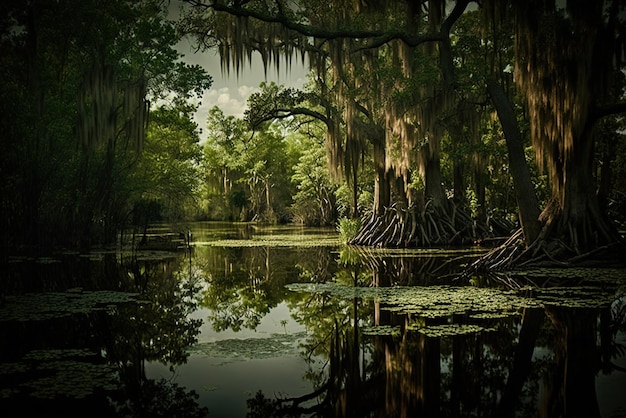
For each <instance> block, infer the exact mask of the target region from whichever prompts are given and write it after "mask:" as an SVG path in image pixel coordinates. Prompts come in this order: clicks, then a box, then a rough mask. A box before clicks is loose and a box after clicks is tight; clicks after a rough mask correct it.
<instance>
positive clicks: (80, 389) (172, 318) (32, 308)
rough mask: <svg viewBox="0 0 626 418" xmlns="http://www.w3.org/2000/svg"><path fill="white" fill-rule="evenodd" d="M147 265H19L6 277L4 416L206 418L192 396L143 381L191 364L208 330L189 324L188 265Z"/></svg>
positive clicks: (136, 257)
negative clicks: (191, 350)
mask: <svg viewBox="0 0 626 418" xmlns="http://www.w3.org/2000/svg"><path fill="white" fill-rule="evenodd" d="M146 255H148V254H133V255H131V256H128V257H119V255H116V254H115V253H114V252H113V253H103V254H100V255H98V254H93V255H92V256H91V257H89V258H86V257H77V256H75V255H67V256H62V257H59V258H57V259H49V260H47V261H46V262H45V263H42V262H38V261H37V260H35V261H34V262H33V261H30V260H21V259H18V260H17V262H14V263H12V264H11V265H9V266H6V267H5V268H3V273H4V274H5V276H4V277H3V280H2V282H3V283H2V284H3V286H4V289H5V290H7V289H10V292H9V296H8V297H7V305H6V306H5V307H4V309H2V310H0V336H1V338H0V402H1V404H2V408H3V412H2V413H3V414H5V413H7V414H8V413H9V411H13V412H11V413H13V414H15V416H28V415H29V414H35V413H37V414H38V413H41V412H42V411H45V412H46V413H47V414H50V415H55V414H60V415H62V416H136V417H141V416H170V417H196V416H197V417H199V416H205V415H206V413H207V410H206V408H203V407H201V406H200V405H199V404H198V402H197V394H196V393H195V392H193V391H189V390H187V389H185V388H182V387H179V386H178V385H176V384H175V383H172V382H169V381H165V380H150V379H147V377H146V374H145V364H146V362H148V361H156V362H162V363H166V364H173V365H176V364H182V363H184V362H186V360H187V357H188V353H187V349H188V347H189V346H190V345H191V344H193V343H194V342H195V341H196V337H197V335H198V333H199V326H200V323H201V322H202V321H200V320H194V319H191V318H189V314H190V312H193V311H194V310H195V309H196V306H197V301H196V300H195V295H196V294H197V292H198V288H197V286H198V285H197V281H195V280H194V276H193V275H192V274H190V271H189V270H187V269H185V268H181V264H180V263H181V262H182V261H183V259H182V258H181V257H179V256H178V255H176V256H169V257H163V255H162V254H160V255H158V259H155V258H154V257H152V258H145V256H146ZM142 257H143V258H142ZM187 260H188V258H187ZM68 414H69V415H68ZM3 416H5V415H3ZM6 416H12V415H6Z"/></svg>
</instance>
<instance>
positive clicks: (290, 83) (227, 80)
mask: <svg viewBox="0 0 626 418" xmlns="http://www.w3.org/2000/svg"><path fill="white" fill-rule="evenodd" d="M177 50H178V51H179V52H180V53H181V54H183V55H184V57H183V58H182V59H183V60H184V61H185V62H187V63H188V64H197V65H200V66H202V67H203V68H204V69H205V70H206V71H207V72H208V73H209V74H210V75H211V77H212V78H213V84H212V86H211V89H210V90H208V91H206V92H205V93H204V95H203V97H202V99H201V102H200V106H199V108H198V111H197V112H196V115H195V121H196V123H197V124H198V126H199V127H200V128H201V129H202V130H203V131H205V128H206V118H207V115H208V111H209V109H211V108H212V107H214V106H219V107H220V108H221V109H222V111H223V112H224V114H225V115H227V116H230V115H232V116H236V117H242V116H243V112H244V111H245V109H246V100H247V99H248V97H250V95H251V94H252V93H254V92H255V91H258V90H259V85H260V84H261V83H262V82H263V81H266V82H271V81H274V82H275V83H277V84H283V85H285V87H294V88H302V86H303V85H304V84H305V82H306V74H307V67H306V65H307V64H306V62H305V63H304V65H303V64H302V62H301V61H300V60H299V59H294V60H293V61H292V64H291V69H290V70H288V69H286V68H283V67H285V64H284V62H282V61H281V70H280V72H279V73H278V72H276V69H275V68H274V67H273V65H270V66H269V67H268V69H267V78H266V77H265V71H264V69H263V62H262V60H261V57H260V55H259V54H255V55H253V59H252V63H251V65H246V66H244V67H243V69H242V70H241V71H240V74H239V75H237V74H236V72H235V71H234V70H233V71H231V72H230V74H226V73H224V74H223V73H222V69H221V65H220V56H219V54H218V53H217V51H211V50H209V51H205V52H194V51H195V50H194V47H193V41H190V40H184V41H182V42H180V43H179V44H178V46H177ZM202 136H203V135H201V137H202Z"/></svg>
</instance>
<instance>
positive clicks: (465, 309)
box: [0, 223, 626, 417]
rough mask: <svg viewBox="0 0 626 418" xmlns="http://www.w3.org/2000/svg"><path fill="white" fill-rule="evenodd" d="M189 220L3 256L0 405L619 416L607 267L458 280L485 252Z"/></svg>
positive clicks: (614, 304) (78, 409)
mask: <svg viewBox="0 0 626 418" xmlns="http://www.w3.org/2000/svg"><path fill="white" fill-rule="evenodd" d="M167 231H168V229H167V228H166V227H163V228H155V229H154V230H153V233H154V234H155V236H154V237H153V238H154V239H153V242H154V243H159V242H161V243H162V241H163V240H165V241H166V244H167V245H165V246H170V244H171V241H170V236H169V235H167V234H166V232H167ZM191 232H192V237H193V239H192V245H191V248H190V249H180V250H179V251H163V250H160V249H158V247H163V245H161V246H159V245H155V246H154V247H153V249H151V248H150V246H148V247H147V248H145V249H144V250H142V251H135V252H125V251H120V250H119V249H111V250H109V251H97V252H93V253H91V254H72V253H59V254H56V255H54V256H49V257H38V258H30V257H18V256H5V259H4V263H3V266H2V276H0V411H1V412H0V415H1V416H3V417H5V416H6V417H8V416H26V415H28V414H30V413H33V414H41V413H45V414H46V415H50V414H52V413H59V414H62V415H63V416H111V417H157V416H158V417H161V416H162V417H199V416H209V417H245V416H250V417H271V416H289V417H309V416H317V417H413V416H427V417H428V416H431V417H494V416H495V417H501V416H520V417H526V416H528V417H535V416H547V417H558V416H584V417H591V416H601V417H626V357H625V354H626V338H625V337H624V335H625V328H626V325H625V324H626V303H625V297H624V289H625V284H626V272H624V271H620V270H609V269H588V270H580V269H577V270H567V271H566V270H561V271H558V272H555V271H542V270H534V271H525V272H521V273H517V274H515V275H506V276H500V277H497V278H490V279H485V278H477V277H474V278H469V279H467V280H459V279H458V272H459V271H461V269H462V268H463V266H464V265H465V264H466V263H468V262H470V261H471V260H473V259H475V258H476V257H477V256H478V255H479V254H480V253H481V252H482V251H484V250H482V249H476V248H462V249H458V248H457V249H453V250H452V249H447V250H414V251H400V250H375V249H366V248H350V247H344V246H341V245H339V240H338V239H339V238H338V236H337V234H336V233H335V232H334V231H333V230H332V229H312V228H301V227H285V226H283V227H260V226H255V225H250V224H221V223H198V224H193V225H192V226H191ZM159 240H161V241H159Z"/></svg>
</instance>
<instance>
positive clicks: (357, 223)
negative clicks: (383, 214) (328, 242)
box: [337, 217, 361, 244]
mask: <svg viewBox="0 0 626 418" xmlns="http://www.w3.org/2000/svg"><path fill="white" fill-rule="evenodd" d="M360 229H361V220H360V219H350V218H345V217H344V218H341V219H339V223H338V224H337V232H339V235H340V239H341V242H342V243H344V244H349V243H350V242H351V241H352V240H353V239H354V238H355V237H356V236H357V234H358V233H359V230H360Z"/></svg>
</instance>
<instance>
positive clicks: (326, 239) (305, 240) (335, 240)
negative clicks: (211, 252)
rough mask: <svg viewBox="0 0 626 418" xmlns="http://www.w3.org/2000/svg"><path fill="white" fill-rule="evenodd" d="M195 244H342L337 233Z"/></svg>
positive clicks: (327, 245)
mask: <svg viewBox="0 0 626 418" xmlns="http://www.w3.org/2000/svg"><path fill="white" fill-rule="evenodd" d="M193 245H194V246H211V247H301V248H311V247H336V246H339V245H340V239H339V236H338V235H337V234H323V235H313V234H311V235H295V234H291V235H290V234H285V235H256V236H253V237H252V238H251V239H224V240H215V241H202V242H194V243H193Z"/></svg>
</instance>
